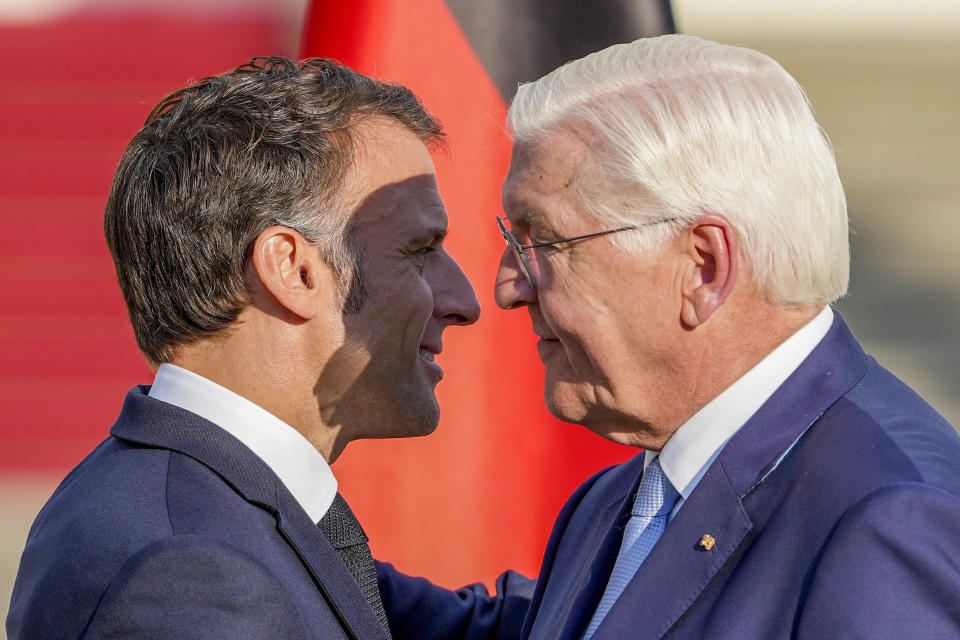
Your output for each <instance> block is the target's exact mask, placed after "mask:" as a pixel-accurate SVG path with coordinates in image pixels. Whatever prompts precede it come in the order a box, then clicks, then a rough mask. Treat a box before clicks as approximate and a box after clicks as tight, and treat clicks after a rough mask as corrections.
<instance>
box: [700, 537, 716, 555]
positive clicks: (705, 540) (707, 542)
mask: <svg viewBox="0 0 960 640" xmlns="http://www.w3.org/2000/svg"><path fill="white" fill-rule="evenodd" d="M699 544H700V548H701V549H705V550H707V551H710V550H711V549H713V547H714V546H715V545H716V544H717V539H716V538H714V537H713V536H712V535H710V534H709V533H706V534H704V536H703V537H702V538H700V543H699Z"/></svg>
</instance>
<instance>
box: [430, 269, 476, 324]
mask: <svg viewBox="0 0 960 640" xmlns="http://www.w3.org/2000/svg"><path fill="white" fill-rule="evenodd" d="M444 258H445V260H444V261H445V263H446V264H445V268H442V269H438V270H437V272H436V273H437V276H438V277H437V278H436V281H435V282H433V283H432V288H433V292H434V296H433V315H434V316H435V317H436V318H438V319H440V320H442V321H444V323H445V324H446V325H451V324H456V325H462V326H467V325H471V324H473V323H474V322H476V321H477V320H478V319H479V318H480V303H479V302H478V301H477V294H476V293H475V292H474V290H473V285H472V284H470V281H469V280H468V279H467V276H466V274H465V273H464V272H463V270H462V269H461V268H460V265H459V264H457V262H456V260H454V259H453V258H452V257H451V256H449V255H447V254H444Z"/></svg>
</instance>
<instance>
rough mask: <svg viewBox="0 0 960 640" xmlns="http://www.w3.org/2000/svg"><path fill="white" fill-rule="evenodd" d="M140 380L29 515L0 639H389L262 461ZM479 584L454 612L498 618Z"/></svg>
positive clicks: (321, 539)
mask: <svg viewBox="0 0 960 640" xmlns="http://www.w3.org/2000/svg"><path fill="white" fill-rule="evenodd" d="M147 390H148V389H147V388H146V387H139V388H135V389H133V390H132V391H131V392H130V394H129V395H128V396H127V399H126V401H125V402H124V406H123V410H122V412H121V415H120V417H119V419H118V420H117V423H116V424H115V425H114V426H113V428H112V429H111V432H110V433H111V437H110V438H108V439H107V440H106V441H104V442H103V443H102V444H101V445H100V446H99V447H97V449H96V450H94V451H93V452H92V453H91V454H90V455H89V456H88V457H87V458H86V459H85V460H84V461H83V462H81V463H80V464H79V465H78V466H77V467H76V468H75V469H74V470H73V471H72V472H71V473H70V474H69V475H68V476H67V477H66V479H64V481H63V483H62V484H61V485H60V487H58V488H57V490H56V492H55V493H54V495H53V497H51V498H50V501H49V502H48V503H47V505H46V506H45V507H44V508H43V510H42V511H41V512H40V515H39V516H38V517H37V520H36V522H35V523H34V525H33V527H32V529H31V531H30V535H29V538H28V540H27V545H26V549H25V550H24V553H23V558H22V560H21V563H20V571H19V574H18V576H17V582H16V585H15V587H14V592H13V598H12V601H11V606H10V613H9V617H8V619H7V633H8V635H9V637H10V640H43V639H47V638H49V639H53V638H56V639H58V640H59V639H63V638H81V637H82V638H88V639H93V638H230V639H231V640H234V639H244V638H258V639H259V638H284V639H298V638H303V639H306V638H317V639H319V638H324V639H334V638H356V639H362V640H376V639H384V638H386V633H385V632H384V630H383V628H382V627H381V626H380V624H379V622H378V621H377V618H376V616H375V614H374V612H373V610H372V609H371V607H370V605H369V604H368V603H367V600H366V599H365V598H364V596H363V594H362V593H361V592H360V589H359V587H358V586H357V583H356V582H355V581H354V579H353V577H352V576H351V575H350V573H349V572H348V571H347V568H346V567H345V566H344V564H343V562H342V561H341V560H340V557H339V556H338V555H337V552H336V551H335V550H334V548H333V547H332V546H331V545H330V543H329V542H328V541H327V539H326V538H325V537H324V536H323V534H322V533H321V532H320V530H319V528H318V527H317V526H316V525H315V524H314V523H313V522H312V521H311V520H310V518H309V517H308V516H307V514H306V512H304V511H303V509H302V508H301V507H300V505H299V504H298V503H297V502H296V501H295V500H294V498H293V496H292V495H290V493H289V492H288V491H287V489H286V487H284V486H283V484H282V483H281V482H280V480H279V479H278V478H277V477H276V475H275V474H274V473H273V472H272V471H271V470H270V469H269V468H268V467H267V466H266V465H265V464H264V463H263V461H261V460H260V458H258V457H257V456H256V455H254V454H253V453H252V452H251V451H250V450H249V449H247V448H246V447H245V446H244V445H242V444H241V443H240V442H239V441H238V440H236V439H235V438H233V437H232V436H231V435H229V434H228V433H226V432H225V431H223V430H222V429H220V428H219V427H217V426H216V425H214V424H212V423H210V422H207V421H206V420H203V419H202V418H200V417H198V416H196V415H194V414H193V413H190V412H189V411H184V410H182V409H179V408H177V407H174V406H172V405H169V404H166V403H163V402H159V401H157V400H154V399H152V398H150V397H149V396H147ZM381 570H382V571H387V572H389V571H390V570H389V568H386V567H381ZM477 593H478V592H476V591H471V590H467V591H464V592H462V593H460V594H458V595H457V601H458V606H459V607H460V608H461V610H462V611H464V612H468V611H469V612H473V615H476V616H477V619H479V620H484V619H488V618H489V619H494V618H497V617H502V616H500V611H499V608H498V607H499V604H498V603H497V602H496V601H492V602H491V601H488V600H486V599H478V598H475V597H474V595H475V594H477ZM474 605H476V608H475V609H474ZM464 615H466V613H464Z"/></svg>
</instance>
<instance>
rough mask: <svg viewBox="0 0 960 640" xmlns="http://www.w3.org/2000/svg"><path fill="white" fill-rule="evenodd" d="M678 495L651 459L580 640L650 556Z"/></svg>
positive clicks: (590, 632) (592, 629)
mask: <svg viewBox="0 0 960 640" xmlns="http://www.w3.org/2000/svg"><path fill="white" fill-rule="evenodd" d="M678 497H679V494H678V493H677V491H676V489H674V488H673V485H671V484H670V481H669V480H668V479H667V476H666V475H665V474H664V473H663V469H661V468H660V457H659V456H657V457H656V458H654V459H653V462H651V463H650V464H649V465H647V468H646V469H645V470H644V472H643V478H642V479H641V480H640V488H639V489H638V490H637V495H636V497H635V498H634V501H633V509H632V511H631V514H630V520H629V521H628V522H627V526H626V527H625V528H624V530H623V540H622V542H621V543H620V553H619V554H617V561H616V563H614V565H613V571H612V572H611V573H610V580H609V582H607V588H606V589H605V590H604V592H603V597H602V598H600V604H599V605H597V610H596V611H595V612H594V614H593V618H592V619H591V620H590V624H589V625H588V626H587V630H586V632H585V633H584V634H583V640H589V639H590V637H592V636H593V634H594V633H595V632H596V631H597V627H599V626H600V623H601V622H603V619H604V618H606V617H607V614H608V613H609V612H610V609H611V608H612V607H613V604H614V603H615V602H616V601H617V598H619V597H620V594H621V593H623V590H624V589H625V588H626V587H627V584H629V583H630V580H632V579H633V576H634V574H635V573H636V572H637V569H639V568H640V565H641V564H642V563H643V561H644V560H645V559H646V557H647V555H649V554H650V550H651V549H653V545H655V544H656V543H657V540H659V539H660V536H661V535H663V530H664V529H666V527H667V518H668V517H669V516H670V512H671V511H672V510H673V506H674V505H675V504H676V503H677V498H678Z"/></svg>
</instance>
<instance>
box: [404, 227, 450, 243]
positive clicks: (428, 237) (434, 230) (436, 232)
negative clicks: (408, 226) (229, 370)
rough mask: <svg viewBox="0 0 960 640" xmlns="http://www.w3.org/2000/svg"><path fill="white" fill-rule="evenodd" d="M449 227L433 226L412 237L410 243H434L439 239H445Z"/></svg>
mask: <svg viewBox="0 0 960 640" xmlns="http://www.w3.org/2000/svg"><path fill="white" fill-rule="evenodd" d="M447 233H448V231H447V228H446V227H431V228H429V229H427V230H426V231H424V232H423V233H421V234H419V235H416V236H414V237H413V238H410V244H416V245H423V244H433V243H434V242H437V241H439V240H443V239H444V238H446V237H447Z"/></svg>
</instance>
